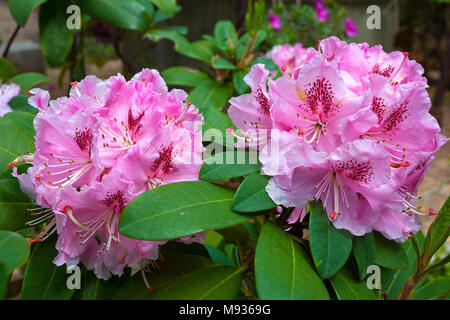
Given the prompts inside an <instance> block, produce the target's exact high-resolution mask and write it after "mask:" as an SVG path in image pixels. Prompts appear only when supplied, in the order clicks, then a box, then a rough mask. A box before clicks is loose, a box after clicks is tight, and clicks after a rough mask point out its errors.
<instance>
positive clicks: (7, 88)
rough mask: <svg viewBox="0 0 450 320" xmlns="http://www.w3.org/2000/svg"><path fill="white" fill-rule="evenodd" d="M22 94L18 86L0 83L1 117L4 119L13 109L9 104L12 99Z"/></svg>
mask: <svg viewBox="0 0 450 320" xmlns="http://www.w3.org/2000/svg"><path fill="white" fill-rule="evenodd" d="M19 92H20V87H19V86H18V85H17V84H14V83H11V84H4V85H2V84H1V83H0V117H3V116H4V115H5V114H7V113H8V112H11V111H12V109H11V107H10V106H9V102H10V101H11V99H12V98H14V97H15V96H17V95H18V94H19Z"/></svg>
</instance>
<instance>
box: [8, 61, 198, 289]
mask: <svg viewBox="0 0 450 320" xmlns="http://www.w3.org/2000/svg"><path fill="white" fill-rule="evenodd" d="M71 85H72V89H71V91H70V94H69V97H62V98H58V99H56V100H52V101H50V96H49V94H48V92H46V91H43V90H40V89H33V90H31V91H30V92H31V93H32V94H33V95H32V96H31V97H30V98H29V103H30V104H31V105H33V106H35V107H36V108H37V109H38V110H39V111H38V114H37V116H36V117H35V120H34V126H35V129H36V136H35V140H36V151H35V153H34V154H30V155H25V156H20V157H18V158H17V159H16V160H15V161H13V162H12V163H11V166H13V165H15V164H17V163H19V162H27V163H29V164H31V165H32V167H30V168H29V169H28V171H27V173H26V174H22V175H18V174H17V171H16V170H14V172H13V173H14V176H16V177H17V178H18V179H19V181H20V183H21V187H22V189H23V190H24V192H26V193H27V194H28V195H29V196H30V197H31V198H33V199H35V201H36V204H37V207H36V208H34V209H32V212H33V215H36V216H37V218H36V219H35V220H33V221H32V222H31V223H30V224H31V225H36V224H38V223H40V222H42V221H49V223H48V226H47V227H46V228H45V229H44V230H43V232H42V233H41V234H39V235H38V236H37V237H36V238H35V239H34V240H32V242H34V241H41V240H44V239H45V238H46V237H48V235H49V234H51V233H52V232H54V231H55V230H56V231H57V233H58V241H57V244H56V249H57V250H58V256H57V257H55V260H54V263H55V264H57V265H62V264H67V265H76V264H78V263H80V262H81V263H83V264H84V265H85V266H86V267H87V268H88V269H93V270H94V271H95V273H96V275H97V277H99V278H103V279H107V278H109V277H110V276H111V274H114V275H121V274H122V273H123V270H124V268H125V267H131V268H138V269H139V268H141V269H142V270H144V269H147V265H148V264H150V263H151V264H154V261H155V260H157V259H158V258H159V246H160V245H162V244H164V243H165V242H154V241H139V240H134V239H129V238H127V237H124V236H123V235H120V234H119V232H118V221H119V217H120V215H121V213H122V211H123V209H124V207H125V206H126V205H127V203H128V202H129V201H131V200H132V199H134V198H135V197H136V196H138V195H139V194H141V193H143V192H145V191H147V190H149V189H153V188H156V187H158V186H160V185H162V184H167V183H173V182H179V181H192V180H197V179H198V173H199V171H200V167H201V165H202V152H203V150H204V148H203V145H202V132H201V130H199V128H198V126H199V125H201V124H202V122H203V117H202V116H201V115H200V114H199V113H198V110H197V109H196V108H195V107H194V106H193V105H192V104H191V103H185V102H184V101H185V99H186V98H187V94H186V93H185V92H184V91H182V90H177V89H174V90H172V91H168V89H167V86H166V84H165V82H164V80H163V79H162V78H161V76H160V75H159V73H158V72H157V71H156V70H149V69H144V70H142V72H140V73H138V74H137V75H135V76H134V77H133V78H132V79H131V80H130V81H126V80H125V79H124V78H123V77H122V76H121V75H120V74H119V75H117V76H114V77H111V78H109V79H107V80H100V79H98V78H96V77H93V76H87V77H86V78H85V79H83V80H82V81H80V82H74V83H72V84H71ZM202 236H203V235H202V234H195V235H191V236H186V237H183V238H182V239H178V240H177V241H183V242H186V243H191V242H193V241H194V242H201V241H202V239H203V237H202ZM144 279H145V278H144ZM145 281H146V280H145Z"/></svg>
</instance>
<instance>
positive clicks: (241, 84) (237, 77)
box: [233, 71, 249, 94]
mask: <svg viewBox="0 0 450 320" xmlns="http://www.w3.org/2000/svg"><path fill="white" fill-rule="evenodd" d="M246 74H247V72H246V71H238V72H234V73H233V85H234V88H235V89H236V91H237V93H239V94H244V93H246V92H247V90H248V88H249V87H248V85H247V84H246V83H245V81H244V77H245V76H246Z"/></svg>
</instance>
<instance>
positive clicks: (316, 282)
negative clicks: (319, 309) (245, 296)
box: [255, 223, 329, 300]
mask: <svg viewBox="0 0 450 320" xmlns="http://www.w3.org/2000/svg"><path fill="white" fill-rule="evenodd" d="M255 279H256V288H257V291H258V296H259V298H260V299H263V300H287V299H289V300H316V299H329V296H328V292H327V289H326V288H325V285H324V284H323V283H322V280H320V278H319V276H318V275H317V274H316V272H315V271H314V269H313V267H312V264H311V262H310V259H309V257H308V256H307V254H306V253H305V251H304V250H303V249H302V248H301V247H300V246H299V245H298V244H296V243H295V242H294V240H292V239H291V238H290V237H289V235H288V234H287V233H285V232H283V231H281V230H280V229H278V227H277V226H275V225H274V224H272V223H266V224H265V225H264V227H263V228H262V230H261V234H260V236H259V239H258V244H257V247H256V256H255Z"/></svg>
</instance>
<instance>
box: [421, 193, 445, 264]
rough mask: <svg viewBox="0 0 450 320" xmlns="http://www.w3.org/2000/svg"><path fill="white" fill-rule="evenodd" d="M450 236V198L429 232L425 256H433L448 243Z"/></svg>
mask: <svg viewBox="0 0 450 320" xmlns="http://www.w3.org/2000/svg"><path fill="white" fill-rule="evenodd" d="M449 235H450V197H448V198H447V200H446V201H445V203H444V206H443V207H442V209H441V210H440V211H439V213H438V215H437V216H436V218H435V219H434V221H433V223H432V224H431V226H430V228H429V229H428V232H427V238H426V240H425V246H424V255H428V256H429V257H430V258H431V256H432V255H433V254H434V253H435V252H436V251H437V250H438V249H439V248H440V247H441V246H442V245H443V244H444V243H445V242H446V241H447V239H448V237H449Z"/></svg>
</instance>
